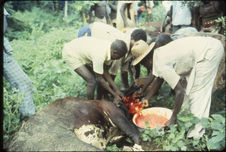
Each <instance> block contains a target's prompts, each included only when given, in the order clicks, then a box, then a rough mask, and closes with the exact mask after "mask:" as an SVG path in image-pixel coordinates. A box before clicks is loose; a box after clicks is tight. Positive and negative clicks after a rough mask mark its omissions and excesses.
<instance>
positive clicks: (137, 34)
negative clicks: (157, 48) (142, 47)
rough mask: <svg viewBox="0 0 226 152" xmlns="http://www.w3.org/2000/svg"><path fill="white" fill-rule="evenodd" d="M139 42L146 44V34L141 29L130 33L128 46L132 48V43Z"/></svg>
mask: <svg viewBox="0 0 226 152" xmlns="http://www.w3.org/2000/svg"><path fill="white" fill-rule="evenodd" d="M139 40H143V41H144V42H147V34H146V32H145V31H144V30H142V29H136V30H134V31H133V32H132V33H131V41H130V46H131V47H132V46H133V45H134V42H137V41H139Z"/></svg>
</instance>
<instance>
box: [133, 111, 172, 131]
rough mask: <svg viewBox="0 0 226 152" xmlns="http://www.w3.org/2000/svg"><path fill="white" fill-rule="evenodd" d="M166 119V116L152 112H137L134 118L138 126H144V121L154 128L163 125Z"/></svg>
mask: <svg viewBox="0 0 226 152" xmlns="http://www.w3.org/2000/svg"><path fill="white" fill-rule="evenodd" d="M167 121H168V119H167V118H166V117H164V116H161V115H158V114H154V113H150V114H146V115H142V114H138V115H137V117H136V118H135V122H136V125H137V126H138V127H140V128H146V125H145V122H147V123H148V125H149V127H150V128H156V127H157V126H165V123H166V122H167Z"/></svg>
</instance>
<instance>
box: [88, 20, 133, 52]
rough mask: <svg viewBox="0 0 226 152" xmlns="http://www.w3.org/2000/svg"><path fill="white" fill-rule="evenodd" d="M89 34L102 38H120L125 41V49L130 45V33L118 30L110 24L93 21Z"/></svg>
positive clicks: (111, 39)
mask: <svg viewBox="0 0 226 152" xmlns="http://www.w3.org/2000/svg"><path fill="white" fill-rule="evenodd" d="M90 31H91V36H92V37H95V38H99V39H103V40H108V41H112V42H113V41H114V40H116V39H118V40H122V41H124V42H125V43H126V46H127V49H129V46H130V35H127V34H124V33H123V32H121V31H120V30H118V29H116V28H114V27H113V26H111V25H108V24H105V23H101V22H94V23H92V24H91V25H90Z"/></svg>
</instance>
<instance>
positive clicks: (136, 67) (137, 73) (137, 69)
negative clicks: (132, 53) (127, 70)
mask: <svg viewBox="0 0 226 152" xmlns="http://www.w3.org/2000/svg"><path fill="white" fill-rule="evenodd" d="M135 69H136V73H135V79H137V78H139V76H140V64H137V65H136V66H135Z"/></svg>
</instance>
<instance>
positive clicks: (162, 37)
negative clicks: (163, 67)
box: [132, 33, 172, 68]
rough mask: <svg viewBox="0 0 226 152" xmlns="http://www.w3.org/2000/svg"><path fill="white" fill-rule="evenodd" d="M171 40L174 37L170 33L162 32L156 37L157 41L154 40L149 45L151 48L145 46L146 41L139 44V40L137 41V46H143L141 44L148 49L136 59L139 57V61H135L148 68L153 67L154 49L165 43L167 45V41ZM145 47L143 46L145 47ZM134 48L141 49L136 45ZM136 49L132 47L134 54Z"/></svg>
mask: <svg viewBox="0 0 226 152" xmlns="http://www.w3.org/2000/svg"><path fill="white" fill-rule="evenodd" d="M171 41H172V39H171V37H170V35H169V34H165V33H162V34H159V35H158V36H157V37H156V40H155V42H152V43H151V44H150V45H149V48H148V47H147V46H145V45H147V44H145V43H144V42H143V43H142V45H140V44H138V42H139V41H138V42H136V43H135V46H137V47H139V48H141V46H145V47H146V50H147V51H144V52H146V53H143V55H141V56H140V59H139V58H137V59H136V60H138V59H139V60H138V61H139V62H136V61H134V63H136V64H138V63H141V64H142V65H144V66H145V67H146V68H152V57H153V53H154V49H156V48H158V47H161V46H163V45H166V44H167V43H169V42H171ZM145 47H143V48H145ZM134 49H135V50H139V49H136V48H135V47H134ZM134 49H132V54H133V51H135V50H134Z"/></svg>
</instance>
